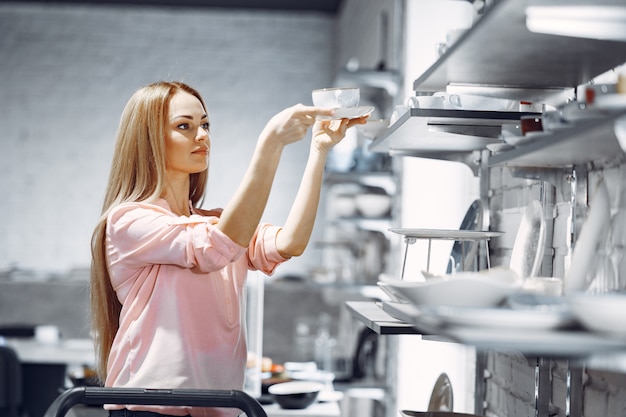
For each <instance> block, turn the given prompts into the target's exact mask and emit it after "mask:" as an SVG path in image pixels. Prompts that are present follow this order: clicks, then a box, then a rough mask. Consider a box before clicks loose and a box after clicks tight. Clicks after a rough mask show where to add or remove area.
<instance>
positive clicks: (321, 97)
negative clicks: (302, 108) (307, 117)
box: [312, 88, 360, 109]
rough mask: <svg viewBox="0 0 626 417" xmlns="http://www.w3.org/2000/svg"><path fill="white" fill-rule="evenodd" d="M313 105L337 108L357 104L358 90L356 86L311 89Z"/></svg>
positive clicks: (358, 98)
mask: <svg viewBox="0 0 626 417" xmlns="http://www.w3.org/2000/svg"><path fill="white" fill-rule="evenodd" d="M312 98H313V105H314V106H316V107H323V108H327V109H328V108H330V109H338V108H342V107H356V106H358V105H359V100H360V91H359V89H358V88H321V89H319V90H313V93H312Z"/></svg>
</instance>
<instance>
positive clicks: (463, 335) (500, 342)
mask: <svg viewBox="0 0 626 417" xmlns="http://www.w3.org/2000/svg"><path fill="white" fill-rule="evenodd" d="M347 306H348V308H349V309H350V310H351V312H352V313H353V315H354V316H355V317H357V318H358V319H359V320H360V321H361V322H362V323H364V324H365V325H366V326H368V327H370V328H371V329H372V330H374V331H375V332H377V333H379V334H418V335H421V336H422V337H423V338H425V339H429V340H440V341H447V342H456V343H463V344H466V345H471V346H475V347H476V348H477V349H479V350H481V349H500V350H514V351H518V352H521V353H524V354H526V355H529V356H550V357H560V358H575V359H581V358H582V359H586V358H593V357H595V356H596V355H610V354H616V353H620V352H623V351H624V350H625V349H626V341H624V340H619V339H616V338H610V337H606V336H603V335H600V334H596V333H592V332H588V331H585V330H582V329H580V328H574V329H558V330H535V329H502V328H495V327H494V328H488V327H485V328H483V327H477V328H472V327H461V326H446V327H438V326H436V325H433V324H432V323H429V322H428V320H425V319H423V318H421V317H420V313H419V311H418V310H417V309H416V308H415V307H413V306H412V305H410V304H402V303H394V302H382V303H375V302H349V303H347Z"/></svg>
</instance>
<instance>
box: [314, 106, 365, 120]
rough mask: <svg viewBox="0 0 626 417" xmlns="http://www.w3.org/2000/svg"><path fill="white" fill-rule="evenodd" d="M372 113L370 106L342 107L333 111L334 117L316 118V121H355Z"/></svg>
mask: <svg viewBox="0 0 626 417" xmlns="http://www.w3.org/2000/svg"><path fill="white" fill-rule="evenodd" d="M373 111H374V107H372V106H359V107H343V108H338V109H335V115H334V116H317V119H318V120H339V119H357V118H359V117H365V116H368V115H370V114H372V112H373Z"/></svg>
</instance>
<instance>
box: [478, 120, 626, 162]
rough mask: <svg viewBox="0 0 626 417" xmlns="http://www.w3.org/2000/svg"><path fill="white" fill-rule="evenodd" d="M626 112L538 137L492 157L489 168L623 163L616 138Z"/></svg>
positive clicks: (622, 155)
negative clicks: (619, 124) (617, 124)
mask: <svg viewBox="0 0 626 417" xmlns="http://www.w3.org/2000/svg"><path fill="white" fill-rule="evenodd" d="M624 116H626V111H621V112H617V113H614V114H612V115H610V116H607V117H606V118H602V119H594V120H587V121H584V122H580V123H576V124H575V125H574V126H573V127H572V128H569V129H564V130H562V131H559V132H556V133H553V134H546V135H545V136H537V137H535V138H534V139H533V140H532V141H530V142H528V143H526V144H522V145H519V146H517V147H515V148H514V149H511V150H508V151H504V152H502V153H498V154H495V155H492V156H491V157H490V158H489V166H492V167H493V166H510V167H527V168H528V167H540V168H562V167H568V166H573V165H578V164H585V163H589V162H593V163H594V164H597V165H606V164H610V163H612V162H618V161H623V160H624V152H623V151H622V148H621V147H620V144H619V141H618V140H617V137H616V136H615V128H614V126H615V121H616V120H617V119H618V118H619V117H624Z"/></svg>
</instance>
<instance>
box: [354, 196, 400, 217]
mask: <svg viewBox="0 0 626 417" xmlns="http://www.w3.org/2000/svg"><path fill="white" fill-rule="evenodd" d="M354 202H355V203H356V208H357V210H358V211H359V213H361V215H363V216H364V217H383V216H386V215H387V214H389V209H390V208H391V197H390V196H388V195H386V194H365V193H364V194H357V195H355V196H354Z"/></svg>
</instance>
